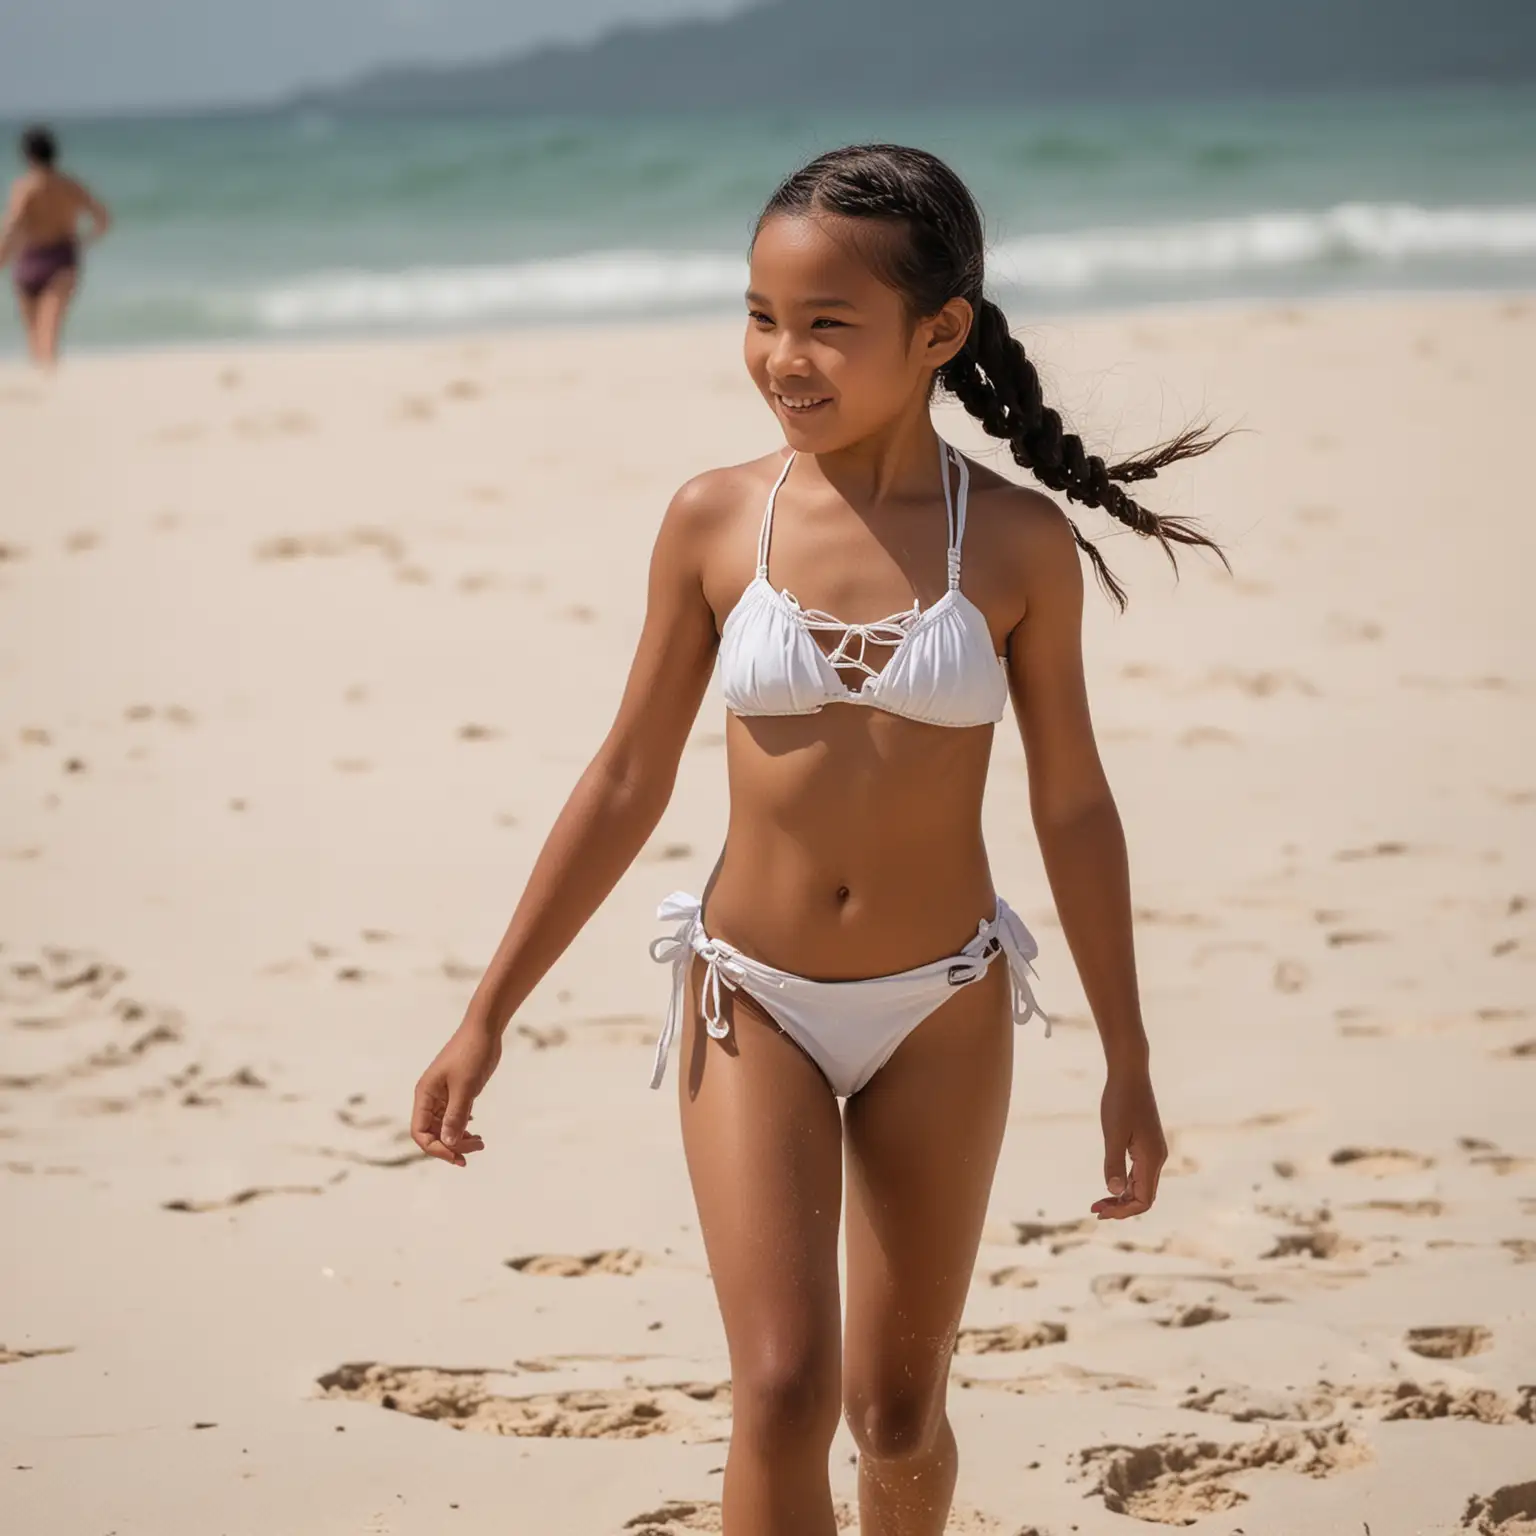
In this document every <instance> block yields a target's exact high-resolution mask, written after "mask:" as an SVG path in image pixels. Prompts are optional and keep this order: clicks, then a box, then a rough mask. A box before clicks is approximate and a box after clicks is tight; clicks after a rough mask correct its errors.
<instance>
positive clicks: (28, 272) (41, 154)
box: [0, 127, 112, 368]
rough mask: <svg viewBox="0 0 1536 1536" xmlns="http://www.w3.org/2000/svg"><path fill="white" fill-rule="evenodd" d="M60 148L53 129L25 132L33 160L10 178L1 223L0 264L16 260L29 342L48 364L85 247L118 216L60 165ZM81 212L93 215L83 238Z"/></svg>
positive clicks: (24, 148) (26, 155) (25, 148)
mask: <svg viewBox="0 0 1536 1536" xmlns="http://www.w3.org/2000/svg"><path fill="white" fill-rule="evenodd" d="M58 153H59V151H58V143H57V141H56V140H55V139H54V136H53V135H52V133H50V132H49V131H48V129H46V128H42V127H33V128H28V129H27V130H26V131H25V132H24V133H23V134H22V136H21V155H22V159H23V160H25V162H26V166H27V168H26V170H25V171H23V172H22V174H21V175H20V176H18V177H17V178H16V180H15V181H14V182H13V183H12V185H11V196H10V202H9V204H8V205H7V207H6V210H5V222H4V225H3V226H0V266H4V265H5V264H6V262H8V261H14V267H13V270H12V274H11V276H12V281H13V282H14V283H15V285H16V303H17V306H18V307H19V308H20V310H21V321H22V324H23V325H24V326H25V327H26V332H27V350H28V351H29V352H30V353H31V354H32V359H33V361H34V362H36V363H37V364H39V365H40V366H42V367H45V368H46V367H52V366H53V364H54V363H55V362H56V361H57V360H58V355H59V336H60V333H61V332H62V330H63V327H64V315H65V312H66V311H67V310H68V308H69V303H70V300H71V299H72V298H74V296H75V288H76V286H77V285H78V283H79V280H80V251H81V247H82V245H83V244H84V243H86V242H87V241H93V240H99V239H100V238H101V237H102V236H103V235H104V234H106V232H107V230H108V229H109V228H110V227H111V224H112V216H111V214H110V213H108V212H107V209H106V206H105V205H104V204H103V203H102V202H101V200H100V199H99V198H97V197H96V196H95V195H94V194H93V193H92V192H91V190H90V188H89V187H87V186H85V185H84V184H83V183H81V182H79V181H76V180H75V179H74V178H73V177H72V176H66V175H65V174H64V173H63V172H62V171H61V170H59V169H58V168H57V165H56V161H57V160H58ZM82 217H85V218H88V219H89V220H90V221H91V228H90V231H89V232H88V233H87V234H86V235H85V236H84V237H83V239H82V237H81V235H80V220H81V218H82Z"/></svg>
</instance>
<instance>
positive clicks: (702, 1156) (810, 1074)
mask: <svg viewBox="0 0 1536 1536" xmlns="http://www.w3.org/2000/svg"><path fill="white" fill-rule="evenodd" d="M702 973H703V966H702V963H700V962H697V961H696V962H695V963H694V966H693V971H692V974H691V977H690V981H689V987H688V1003H687V1009H686V1012H685V1014H684V1018H683V1027H682V1030H681V1032H680V1043H681V1049H680V1050H679V1052H678V1074H677V1075H678V1098H679V1102H680V1105H681V1113H682V1131H683V1150H684V1155H685V1157H686V1159H687V1163H688V1173H689V1178H690V1180H691V1182H692V1185H693V1193H694V1199H695V1202H696V1204H697V1206H698V1211H699V1225H700V1231H701V1233H702V1235H703V1239H704V1248H705V1252H706V1254H707V1256H708V1259H709V1267H710V1274H711V1276H712V1277H713V1280H714V1285H715V1292H716V1295H717V1297H718V1298H719V1302H720V1312H721V1317H722V1320H723V1321H724V1324H725V1332H726V1340H727V1343H728V1345H729V1347H730V1354H731V1370H732V1376H733V1378H734V1377H738V1376H745V1377H747V1378H749V1379H751V1380H752V1381H754V1382H757V1383H761V1384H763V1385H764V1386H765V1387H766V1389H767V1390H769V1391H770V1392H772V1391H778V1390H786V1391H788V1390H797V1389H800V1388H803V1387H805V1386H808V1385H811V1384H810V1383H808V1382H806V1381H804V1380H803V1378H804V1377H805V1376H806V1375H807V1374H808V1373H809V1374H811V1375H815V1376H817V1377H819V1378H820V1380H819V1382H818V1383H817V1384H816V1385H818V1386H820V1387H823V1388H824V1387H825V1385H826V1384H827V1382H828V1381H830V1382H831V1387H832V1391H833V1393H834V1397H833V1412H834V1415H835V1412H836V1406H835V1405H836V1397H835V1394H836V1391H837V1382H838V1351H839V1336H838V1335H839V1322H840V1318H839V1296H838V1275H837V1228H838V1218H839V1215H840V1210H839V1208H840V1205H841V1202H842V1116H841V1115H840V1113H839V1111H838V1105H837V1099H836V1097H835V1095H834V1094H833V1092H832V1090H831V1088H830V1087H828V1085H827V1082H826V1079H825V1078H823V1077H822V1075H821V1072H820V1071H819V1070H818V1069H817V1067H816V1065H815V1063H814V1062H812V1061H811V1060H810V1058H809V1057H808V1056H806V1055H805V1054H804V1052H802V1051H801V1049H800V1048H799V1046H797V1045H796V1044H795V1043H794V1042H793V1041H792V1040H791V1039H790V1038H789V1037H788V1036H787V1035H785V1034H783V1033H782V1031H780V1030H779V1028H778V1026H777V1025H776V1024H774V1023H773V1021H772V1020H771V1019H769V1018H768V1016H767V1015H766V1014H765V1013H763V1011H762V1010H761V1009H760V1008H759V1007H758V1006H757V1005H756V1004H754V1003H752V1002H751V1001H750V999H747V998H746V997H744V995H743V994H741V993H740V992H731V991H726V992H725V994H724V1000H723V1006H722V1012H723V1015H724V1018H725V1019H726V1021H727V1022H728V1023H729V1025H730V1033H729V1034H728V1035H727V1036H726V1038H725V1039H724V1040H714V1039H711V1038H710V1036H709V1035H708V1033H707V1032H706V1030H705V1028H704V1024H703V1021H702V1019H701V1018H700V1017H699V981H700V977H701V975H702Z"/></svg>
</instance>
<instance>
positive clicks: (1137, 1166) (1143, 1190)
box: [1131, 1147, 1167, 1206]
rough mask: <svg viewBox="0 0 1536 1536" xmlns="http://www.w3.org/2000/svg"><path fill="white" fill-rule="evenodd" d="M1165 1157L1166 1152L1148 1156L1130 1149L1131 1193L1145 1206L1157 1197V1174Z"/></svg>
mask: <svg viewBox="0 0 1536 1536" xmlns="http://www.w3.org/2000/svg"><path fill="white" fill-rule="evenodd" d="M1166 1157H1167V1154H1166V1153H1161V1154H1158V1155H1155V1156H1149V1155H1148V1154H1146V1153H1144V1152H1143V1153H1138V1152H1137V1150H1136V1149H1135V1148H1134V1147H1133V1148H1132V1149H1131V1194H1132V1195H1133V1196H1134V1197H1135V1198H1136V1199H1138V1200H1140V1201H1142V1202H1143V1204H1145V1205H1147V1206H1150V1205H1151V1204H1152V1202H1153V1201H1154V1200H1156V1199H1157V1182H1158V1175H1159V1174H1160V1173H1161V1172H1162V1167H1163V1162H1164V1160H1165V1159H1166Z"/></svg>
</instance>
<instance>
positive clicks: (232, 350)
mask: <svg viewBox="0 0 1536 1536" xmlns="http://www.w3.org/2000/svg"><path fill="white" fill-rule="evenodd" d="M989 297H990V295H989ZM1533 299H1536V285H1518V284H1517V285H1514V286H1511V287H1499V286H1496V287H1488V288H1469V287H1462V286H1448V287H1444V288H1437V287H1425V288H1401V289H1398V288H1373V289H1368V290H1361V291H1359V292H1354V291H1343V290H1340V291H1335V292H1329V293H1321V294H1304V295H1299V296H1287V295H1257V296H1254V295H1245V296H1238V297H1213V298H1204V299H1187V298H1186V299H1169V300H1167V301H1159V302H1148V301H1137V302H1127V303H1126V304H1124V305H1107V306H1106V305H1097V306H1095V305H1089V306H1085V307H1084V308H1082V309H1050V310H1042V311H1036V312H1034V314H1033V315H1032V316H1029V317H1027V318H1016V316H1015V314H1014V313H1013V312H1012V311H1009V310H1008V307H1007V306H1006V305H1004V309H1005V312H1007V313H1008V315H1009V320H1010V322H1011V323H1012V325H1013V328H1014V330H1015V332H1022V331H1026V330H1033V331H1045V330H1049V329H1050V328H1051V327H1052V326H1066V325H1083V324H1090V325H1091V324H1097V323H1103V324H1113V323H1115V322H1125V321H1132V320H1135V319H1137V318H1138V317H1146V318H1149V319H1150V318H1160V319H1168V320H1173V321H1179V320H1185V319H1197V318H1200V317H1204V316H1212V317H1220V316H1223V315H1231V316H1244V315H1251V314H1255V313H1266V312H1275V311H1280V310H1311V309H1316V310H1319V311H1322V312H1324V313H1327V312H1337V311H1347V310H1350V309H1355V308H1360V309H1369V310H1377V311H1379V310H1381V309H1384V308H1385V309H1391V308H1393V307H1394V306H1402V307H1404V308H1421V307H1426V306H1433V305H1436V304H1442V303H1443V304H1456V303H1458V302H1463V303H1466V304H1468V305H1478V304H1484V303H1492V302H1500V301H1503V302H1524V301H1530V300H1533ZM82 302H89V298H88V296H87V297H86V298H85V299H84V300H82ZM1021 313H1022V311H1021ZM739 325H740V317H739V316H738V315H737V314H736V312H735V311H734V310H733V311H729V312H727V311H725V310H723V309H722V310H720V311H718V312H711V313H699V312H694V313H688V314H679V315H659V316H658V315H636V316H619V317H616V316H612V315H601V316H594V317H593V318H591V319H590V320H580V319H572V318H571V317H569V316H558V317H551V318H550V319H548V320H541V321H528V322H522V323H518V324H515V325H476V326H466V327H463V328H459V327H454V328H447V329H443V330H437V329H430V328H427V329H421V330H399V331H369V332H347V331H336V332H330V333H319V332H293V333H287V334H274V335H270V336H260V337H256V336H242V337H233V338H218V337H210V338H208V339H206V340H199V341H174V342H147V343H138V342H125V343H122V344H119V345H112V346H90V347H84V348H71V347H70V346H69V345H68V337H67V335H66V338H65V343H66V344H65V351H64V357H63V363H62V365H61V371H66V372H67V371H68V370H69V369H70V367H71V366H72V365H90V366H96V365H99V364H102V363H112V364H128V365H131V364H132V363H133V362H135V361H144V360H152V359H157V358H176V357H185V358H203V359H208V358H219V359H223V358H229V359H231V360H233V359H237V358H239V357H241V356H244V355H249V356H251V357H270V356H274V355H291V356H293V357H296V358H297V357H306V356H308V357H329V356H353V355H356V354H357V353H360V352H367V351H370V350H377V349H387V348H407V349H409V348H427V347H431V346H434V345H446V346H462V345H474V344H476V343H484V344H487V345H506V344H510V343H513V342H515V341H516V340H517V339H518V338H519V337H541V338H546V339H547V338H549V337H550V336H555V337H557V338H558V337H559V336H561V335H564V334H568V335H570V336H572V337H584V338H590V337H591V336H592V335H593V334H594V333H597V334H602V333H605V332H609V331H611V332H613V333H615V334H616V335H618V336H627V335H642V336H643V335H646V334H654V333H657V332H667V331H685V332H693V331H698V332H709V331H718V330H721V329H723V328H725V327H727V326H729V327H731V328H733V329H734V328H736V327H738V326H739ZM6 369H9V370H14V371H17V372H20V373H23V374H27V373H31V374H33V375H34V376H36V370H34V369H32V367H31V365H30V364H29V363H28V362H27V361H26V358H25V355H24V353H22V352H21V351H19V350H18V351H0V370H6Z"/></svg>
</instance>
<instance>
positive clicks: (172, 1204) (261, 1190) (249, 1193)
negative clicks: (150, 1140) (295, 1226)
mask: <svg viewBox="0 0 1536 1536" xmlns="http://www.w3.org/2000/svg"><path fill="white" fill-rule="evenodd" d="M346 1176H347V1175H346V1172H345V1170H343V1171H342V1172H341V1173H338V1174H337V1175H336V1177H335V1178H334V1179H331V1180H330V1181H329V1182H330V1183H332V1184H335V1183H336V1182H337V1181H338V1180H340V1179H344V1178H346ZM324 1193H325V1190H324V1188H323V1187H321V1186H320V1185H318V1184H257V1185H253V1186H252V1187H251V1188H249V1189H241V1190H237V1191H236V1192H235V1193H234V1194H232V1195H225V1196H224V1197H223V1198H221V1199H217V1200H163V1201H161V1203H160V1209H161V1210H163V1211H190V1212H192V1213H193V1214H194V1215H199V1216H201V1215H206V1214H207V1213H208V1212H209V1211H228V1210H233V1209H234V1207H235V1206H237V1205H249V1204H250V1202H251V1201H252V1200H264V1199H266V1198H268V1197H270V1196H272V1195H323V1194H324Z"/></svg>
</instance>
